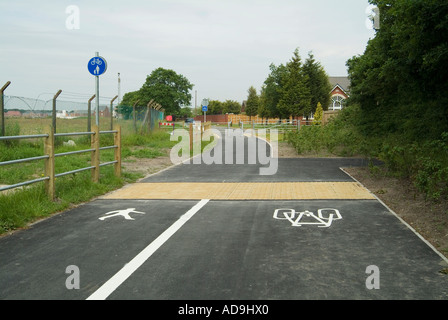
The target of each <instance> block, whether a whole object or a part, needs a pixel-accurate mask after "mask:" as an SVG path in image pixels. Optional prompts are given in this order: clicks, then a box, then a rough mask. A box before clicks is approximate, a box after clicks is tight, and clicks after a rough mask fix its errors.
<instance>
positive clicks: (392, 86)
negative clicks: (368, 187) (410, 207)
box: [347, 0, 448, 199]
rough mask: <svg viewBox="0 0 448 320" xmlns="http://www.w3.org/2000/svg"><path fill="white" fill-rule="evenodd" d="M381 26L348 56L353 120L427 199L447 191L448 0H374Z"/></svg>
mask: <svg viewBox="0 0 448 320" xmlns="http://www.w3.org/2000/svg"><path fill="white" fill-rule="evenodd" d="M370 3H372V4H374V5H376V6H378V8H379V9H380V19H381V21H380V29H379V30H378V31H377V33H376V36H375V38H373V39H371V40H370V41H369V43H368V45H367V48H366V50H365V52H364V54H363V55H360V56H356V57H353V58H352V59H350V60H349V61H347V66H348V72H349V77H350V80H351V97H350V103H351V104H353V103H356V104H358V105H359V112H358V116H357V119H358V122H357V123H356V124H355V126H354V128H355V129H356V130H357V132H359V133H360V134H361V136H362V138H363V140H362V141H367V144H366V145H369V144H370V142H371V141H374V140H375V141H381V142H380V143H377V144H376V146H377V148H376V149H375V150H378V152H376V153H374V154H375V155H376V156H378V157H380V159H382V160H383V161H384V162H385V165H386V166H387V168H388V170H389V172H390V173H391V174H393V175H396V176H400V177H404V178H408V179H410V180H411V181H412V182H413V183H414V185H415V186H416V187H417V188H418V189H419V190H420V191H422V192H423V193H424V194H425V195H426V196H427V198H428V199H440V198H446V197H447V194H448V186H447V183H448V182H447V181H448V149H447V145H448V133H447V132H448V108H447V107H446V106H447V105H448V85H447V84H448V73H447V72H446V70H447V68H448V44H447V43H448V37H447V34H448V19H447V17H448V3H447V2H446V1H441V0H427V1H408V0H395V1H392V2H391V1H388V0H371V1H370Z"/></svg>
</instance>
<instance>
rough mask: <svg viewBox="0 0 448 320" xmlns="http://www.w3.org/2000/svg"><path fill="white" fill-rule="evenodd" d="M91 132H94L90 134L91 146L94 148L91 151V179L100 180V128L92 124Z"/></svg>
mask: <svg viewBox="0 0 448 320" xmlns="http://www.w3.org/2000/svg"><path fill="white" fill-rule="evenodd" d="M92 132H94V134H92V135H91V140H90V141H91V148H92V149H94V150H93V151H92V161H91V166H92V167H94V168H92V181H93V182H98V181H100V150H99V149H100V130H99V128H98V126H97V125H93V126H92Z"/></svg>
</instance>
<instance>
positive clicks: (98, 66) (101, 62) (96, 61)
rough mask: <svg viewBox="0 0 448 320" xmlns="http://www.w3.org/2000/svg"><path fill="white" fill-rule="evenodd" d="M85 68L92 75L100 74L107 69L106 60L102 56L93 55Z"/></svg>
mask: <svg viewBox="0 0 448 320" xmlns="http://www.w3.org/2000/svg"><path fill="white" fill-rule="evenodd" d="M87 69H89V72H90V73H91V74H92V75H94V76H100V75H102V74H103V73H104V72H106V70H107V62H106V59H104V58H103V57H93V58H92V59H90V60H89V63H88V64H87Z"/></svg>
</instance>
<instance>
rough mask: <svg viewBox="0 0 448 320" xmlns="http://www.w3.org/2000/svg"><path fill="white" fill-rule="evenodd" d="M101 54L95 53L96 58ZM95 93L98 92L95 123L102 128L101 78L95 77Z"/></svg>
mask: <svg viewBox="0 0 448 320" xmlns="http://www.w3.org/2000/svg"><path fill="white" fill-rule="evenodd" d="M99 56H100V55H99V53H98V52H95V57H99ZM95 92H96V101H95V102H96V115H95V123H96V125H97V126H98V128H99V126H100V77H99V75H98V76H95Z"/></svg>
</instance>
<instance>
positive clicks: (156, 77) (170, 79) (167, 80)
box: [118, 68, 193, 119]
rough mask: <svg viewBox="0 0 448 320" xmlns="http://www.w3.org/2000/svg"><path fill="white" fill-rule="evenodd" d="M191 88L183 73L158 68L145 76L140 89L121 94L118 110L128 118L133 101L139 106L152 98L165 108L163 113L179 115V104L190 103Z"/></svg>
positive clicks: (191, 85)
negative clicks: (121, 98)
mask: <svg viewBox="0 0 448 320" xmlns="http://www.w3.org/2000/svg"><path fill="white" fill-rule="evenodd" d="M192 89H193V84H191V83H190V82H189V81H188V79H187V78H186V77H184V76H183V75H181V74H177V73H176V72H175V71H173V70H169V69H164V68H158V69H156V70H154V71H153V72H151V74H150V75H149V76H147V78H146V81H145V83H144V84H143V86H142V87H141V88H140V90H138V91H134V92H128V93H126V94H125V95H124V96H123V100H122V101H121V103H120V106H118V111H119V112H120V113H122V114H123V116H124V118H125V119H129V116H130V114H131V112H132V106H133V105H134V103H135V102H137V101H138V105H139V106H146V105H147V104H148V102H150V101H151V100H153V101H155V102H157V103H158V104H160V105H161V106H162V108H164V109H165V114H171V115H176V116H179V115H180V112H181V106H182V105H189V104H190V101H191V94H190V91H191V90H192Z"/></svg>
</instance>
